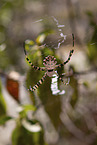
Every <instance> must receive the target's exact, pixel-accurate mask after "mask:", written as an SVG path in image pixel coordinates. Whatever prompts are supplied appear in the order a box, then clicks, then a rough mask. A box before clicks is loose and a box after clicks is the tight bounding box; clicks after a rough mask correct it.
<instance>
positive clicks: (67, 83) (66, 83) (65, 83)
mask: <svg viewBox="0 0 97 145" xmlns="http://www.w3.org/2000/svg"><path fill="white" fill-rule="evenodd" d="M58 78H59V79H60V80H61V81H62V82H63V84H64V85H69V82H70V78H68V82H64V81H63V79H62V78H61V77H60V76H59V77H58Z"/></svg>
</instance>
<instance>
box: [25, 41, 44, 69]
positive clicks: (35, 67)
mask: <svg viewBox="0 0 97 145" xmlns="http://www.w3.org/2000/svg"><path fill="white" fill-rule="evenodd" d="M23 48H24V53H25V56H26V60H27V61H28V62H29V64H30V65H31V66H32V67H33V68H34V69H35V70H40V71H44V70H45V67H37V66H34V65H33V64H32V62H31V61H30V59H29V58H28V56H27V52H26V50H25V43H24V46H23Z"/></svg>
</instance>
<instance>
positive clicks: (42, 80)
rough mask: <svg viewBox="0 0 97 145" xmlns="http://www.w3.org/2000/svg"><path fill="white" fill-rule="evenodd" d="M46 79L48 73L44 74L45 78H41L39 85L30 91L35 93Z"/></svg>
mask: <svg viewBox="0 0 97 145" xmlns="http://www.w3.org/2000/svg"><path fill="white" fill-rule="evenodd" d="M46 77H47V73H45V74H44V76H43V77H42V78H41V80H39V81H38V83H37V84H36V85H35V86H33V87H32V88H31V87H30V88H29V89H28V90H29V91H31V92H34V91H35V90H36V89H37V88H38V87H39V86H40V85H41V84H42V83H43V82H44V80H45V78H46Z"/></svg>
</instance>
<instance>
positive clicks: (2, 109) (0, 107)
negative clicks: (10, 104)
mask: <svg viewBox="0 0 97 145" xmlns="http://www.w3.org/2000/svg"><path fill="white" fill-rule="evenodd" d="M5 114H6V102H5V100H4V97H3V95H2V87H1V80H0V116H2V115H5Z"/></svg>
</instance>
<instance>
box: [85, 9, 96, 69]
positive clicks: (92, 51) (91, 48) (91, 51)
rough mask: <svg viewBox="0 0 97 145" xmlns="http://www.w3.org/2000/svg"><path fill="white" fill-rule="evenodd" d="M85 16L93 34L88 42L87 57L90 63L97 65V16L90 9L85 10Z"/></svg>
mask: <svg viewBox="0 0 97 145" xmlns="http://www.w3.org/2000/svg"><path fill="white" fill-rule="evenodd" d="M87 16H88V19H89V23H90V26H91V27H92V29H93V34H92V36H91V39H90V41H89V42H88V58H89V60H90V62H91V64H93V65H95V66H96V67H97V17H96V16H95V15H94V14H93V13H92V12H91V11H87Z"/></svg>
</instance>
